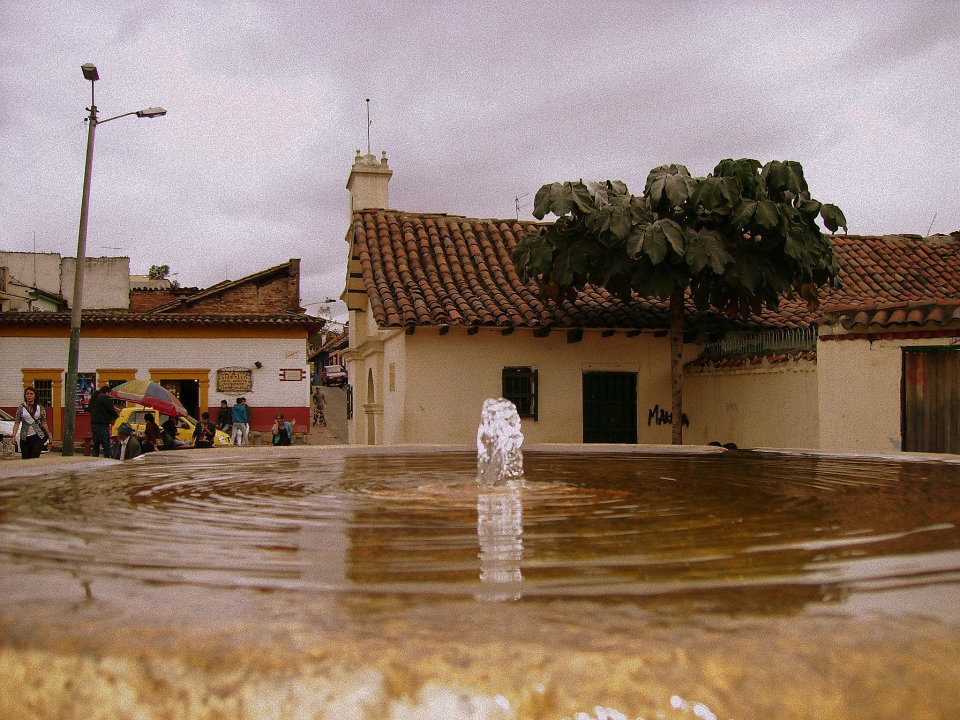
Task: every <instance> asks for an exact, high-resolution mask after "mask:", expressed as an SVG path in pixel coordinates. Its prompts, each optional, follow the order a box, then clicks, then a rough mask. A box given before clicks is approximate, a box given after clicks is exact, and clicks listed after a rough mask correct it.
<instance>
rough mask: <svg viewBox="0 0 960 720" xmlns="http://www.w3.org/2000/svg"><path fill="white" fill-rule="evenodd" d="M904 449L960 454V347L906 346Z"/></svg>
mask: <svg viewBox="0 0 960 720" xmlns="http://www.w3.org/2000/svg"><path fill="white" fill-rule="evenodd" d="M901 394H902V402H901V415H902V417H901V432H902V434H903V449H904V450H908V451H912V452H934V453H960V348H943V347H935V348H931V347H926V348H904V349H903V381H902V390H901Z"/></svg>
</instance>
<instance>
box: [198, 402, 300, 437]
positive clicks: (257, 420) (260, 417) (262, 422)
mask: <svg viewBox="0 0 960 720" xmlns="http://www.w3.org/2000/svg"><path fill="white" fill-rule="evenodd" d="M248 404H249V403H248ZM231 407H232V405H231ZM219 410H220V406H219V405H214V406H212V407H209V408H207V412H208V413H210V419H211V420H213V421H214V422H216V421H217V413H218V412H219ZM278 412H279V413H283V417H284V419H286V420H290V419H291V418H293V420H294V426H293V431H294V432H298V433H305V432H310V407H309V406H308V405H300V406H280V405H272V406H267V407H263V406H260V405H256V406H254V405H251V406H250V429H251V430H253V431H255V432H270V428H271V427H273V419H274V418H275V417H276V416H277V413H278Z"/></svg>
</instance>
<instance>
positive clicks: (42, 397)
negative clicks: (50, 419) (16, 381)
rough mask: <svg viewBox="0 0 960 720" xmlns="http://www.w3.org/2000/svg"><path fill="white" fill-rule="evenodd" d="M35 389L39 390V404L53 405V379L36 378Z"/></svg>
mask: <svg viewBox="0 0 960 720" xmlns="http://www.w3.org/2000/svg"><path fill="white" fill-rule="evenodd" d="M33 389H34V390H36V391H37V404H38V405H43V406H44V407H52V406H53V380H34V381H33Z"/></svg>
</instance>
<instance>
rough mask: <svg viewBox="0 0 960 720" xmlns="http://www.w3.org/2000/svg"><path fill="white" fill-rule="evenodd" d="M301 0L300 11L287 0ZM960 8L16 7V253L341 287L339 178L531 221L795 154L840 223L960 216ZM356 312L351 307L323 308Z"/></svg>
mask: <svg viewBox="0 0 960 720" xmlns="http://www.w3.org/2000/svg"><path fill="white" fill-rule="evenodd" d="M288 6H304V7H303V8H298V9H291V8H289V7H288ZM958 58H960V3H957V2H952V1H950V0H941V1H940V2H919V1H917V2H902V1H897V0H889V1H888V2H876V3H857V2H838V3H833V4H820V5H817V4H812V3H790V4H787V3H774V2H768V3H761V2H742V3H733V2H723V0H715V1H714V2H710V3H707V2H666V1H662V2H633V3H630V2H622V3H604V2H596V3H583V2H580V3H571V4H569V5H568V4H565V3H561V2H549V3H524V2H519V3H518V2H512V3H482V4H477V5H470V4H468V3H464V2H462V0H461V1H458V2H434V3H412V2H410V3H396V4H392V3H376V2H367V3H363V2H350V1H349V0H338V1H337V2H316V3H314V2H309V3H282V2H266V1H264V2H223V3H214V2H164V1H163V0H151V1H150V2H93V1H91V2H58V3H55V2H43V1H37V2H25V3H14V2H3V3H2V4H0V66H2V70H3V72H2V76H0V88H2V89H0V158H2V161H3V162H2V165H3V171H2V187H0V191H2V192H0V208H2V215H0V221H2V222H0V249H3V250H20V251H31V250H34V249H36V250H37V251H39V252H58V253H61V254H62V255H64V256H74V255H75V254H76V246H77V229H78V223H79V214H80V198H81V191H82V184H83V182H82V181H83V164H84V151H85V145H86V123H85V122H84V118H85V117H86V115H87V111H86V109H85V108H87V107H88V106H89V105H90V83H89V82H87V81H85V80H84V79H83V76H82V74H81V71H80V65H81V64H83V63H86V62H92V63H94V64H96V65H97V67H98V69H99V73H100V80H99V82H97V83H96V104H97V108H98V110H99V117H100V120H105V119H106V118H109V117H112V116H114V115H119V114H121V113H125V112H129V111H132V110H138V109H141V108H145V107H149V106H155V105H160V106H163V107H165V108H166V109H167V111H168V114H167V115H166V116H165V117H163V118H158V119H153V120H147V119H137V118H136V117H127V118H122V119H118V120H116V121H115V122H111V123H109V124H104V125H101V126H98V128H97V134H96V147H95V152H94V163H93V168H94V169H93V186H92V193H91V200H90V208H91V210H90V221H89V230H88V239H87V255H88V256H91V257H95V256H115V255H127V256H129V257H130V258H131V272H133V273H146V272H147V270H148V268H149V267H150V266H151V265H155V264H156V265H162V264H167V265H170V267H171V271H172V272H173V273H176V275H175V279H177V280H178V281H179V282H180V284H181V285H184V286H198V287H206V286H209V285H211V284H213V283H216V282H219V281H221V280H224V279H231V280H232V279H236V278H238V277H242V276H243V275H246V274H249V273H253V272H257V271H259V270H262V269H265V268H267V267H270V266H273V265H277V264H279V263H282V262H285V261H287V260H288V259H290V258H294V257H298V258H300V259H301V261H302V266H301V269H302V274H301V293H302V299H303V303H304V304H307V305H308V308H307V309H308V310H310V311H315V310H316V309H317V306H316V305H310V304H311V303H317V302H320V301H322V300H323V299H324V298H326V297H328V296H330V297H339V295H340V293H341V291H342V290H343V283H344V274H345V263H346V249H347V247H346V243H345V242H344V235H345V232H346V229H347V222H348V218H347V193H346V189H345V183H346V179H347V175H348V173H349V168H350V165H351V163H352V161H353V157H354V153H355V151H356V150H357V149H360V150H362V151H364V152H366V149H367V127H366V104H365V102H364V100H365V98H370V99H371V102H370V109H371V116H372V125H371V126H370V133H371V149H372V150H373V152H374V153H376V154H377V155H378V156H379V153H380V151H381V150H386V151H387V154H388V157H389V161H390V165H391V167H392V168H393V170H394V175H393V179H392V180H391V183H390V204H391V206H392V207H394V208H398V209H404V210H417V211H439V212H448V213H455V214H463V215H469V216H478V217H516V214H517V211H516V201H515V198H517V197H518V196H519V197H520V203H521V205H522V207H521V210H520V217H527V218H529V217H530V210H531V205H532V203H531V201H532V198H533V195H534V194H535V193H536V191H537V189H538V188H539V187H540V186H541V185H542V184H543V183H546V182H553V181H562V180H572V179H577V178H584V179H607V178H611V179H614V178H616V179H621V180H623V181H624V182H626V183H627V185H628V186H629V187H630V188H631V190H633V191H634V192H636V193H640V192H641V191H642V190H643V184H644V180H645V178H646V174H647V172H648V171H649V170H650V169H651V168H652V167H655V166H657V165H661V164H664V163H674V162H675V163H683V164H686V165H687V166H688V167H689V169H690V171H691V172H692V173H694V174H705V173H707V172H710V171H711V170H712V169H713V167H714V166H715V165H716V163H717V162H718V161H719V160H721V159H723V158H725V157H754V158H757V159H758V160H761V161H767V160H771V159H781V160H786V159H790V160H797V161H799V162H800V163H801V164H802V165H803V167H804V169H805V171H806V176H807V180H808V182H809V184H810V188H811V191H812V193H813V195H814V197H816V198H818V199H820V200H822V201H825V202H832V203H835V204H837V205H839V206H840V207H841V208H842V209H843V211H844V212H845V213H846V216H847V219H848V221H849V227H850V232H851V233H857V234H873V233H896V232H903V233H921V234H926V233H927V232H928V230H929V231H930V232H932V233H938V232H939V233H947V232H951V231H954V230H960V201H958V190H960V181H958V180H960V140H958V137H960V128H958V125H960V121H958V118H960V112H958V110H960V79H958V78H960V73H958V64H960V60H958ZM334 310H335V312H336V315H337V316H338V317H340V318H343V317H344V313H343V310H342V305H339V304H338V305H337V306H335V308H334Z"/></svg>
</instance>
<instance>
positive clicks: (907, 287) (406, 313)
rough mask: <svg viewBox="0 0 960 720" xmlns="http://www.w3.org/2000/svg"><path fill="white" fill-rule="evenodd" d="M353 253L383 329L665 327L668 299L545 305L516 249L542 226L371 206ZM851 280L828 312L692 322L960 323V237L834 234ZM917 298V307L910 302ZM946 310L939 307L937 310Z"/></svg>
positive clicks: (692, 325) (831, 297)
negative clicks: (526, 280)
mask: <svg viewBox="0 0 960 720" xmlns="http://www.w3.org/2000/svg"><path fill="white" fill-rule="evenodd" d="M353 219H354V223H353V226H354V248H353V254H354V256H355V257H357V258H359V264H360V270H361V271H362V275H363V280H364V284H365V286H366V292H367V297H368V299H369V302H370V307H371V310H372V312H373V315H374V319H375V320H376V322H377V324H378V325H380V326H386V327H409V326H417V325H435V326H440V325H461V326H463V325H474V326H475V325H479V326H491V327H528V328H539V327H553V328H558V329H561V328H578V327H593V328H616V329H620V328H623V329H665V328H667V327H669V313H668V304H667V303H666V302H665V301H661V300H657V299H655V298H641V297H635V298H634V299H633V301H632V302H629V303H623V302H622V301H620V300H618V299H617V298H615V297H613V296H612V295H610V294H609V293H607V292H606V291H605V290H602V289H598V288H593V287H587V288H586V289H585V290H584V291H583V292H582V293H581V294H580V297H579V299H578V300H577V302H575V303H570V302H562V303H559V304H557V305H553V304H550V303H544V302H542V301H541V300H540V299H539V297H538V295H537V289H536V287H535V286H534V285H532V284H531V285H524V284H522V283H521V282H520V279H519V278H518V276H517V273H516V270H515V268H514V267H513V263H512V261H511V260H510V253H511V251H512V250H513V248H514V247H515V246H516V243H517V240H518V239H520V238H521V237H523V235H525V234H526V232H527V231H528V230H531V229H535V228H536V227H538V226H539V225H540V223H536V222H532V221H527V220H509V219H507V220H503V219H499V220H498V219H477V218H465V217H460V216H454V215H444V214H436V213H410V212H402V211H396V210H363V211H359V212H357V213H355V214H354V218H353ZM832 240H833V243H834V248H835V250H836V253H837V256H838V260H839V264H840V278H841V281H842V285H841V287H839V288H836V289H830V290H827V291H824V292H823V293H822V294H821V310H817V311H811V310H810V309H809V308H808V307H807V305H806V303H805V302H803V301H802V300H800V299H792V300H790V299H784V300H783V301H782V303H781V305H780V308H779V310H778V311H777V312H772V311H769V310H766V309H764V310H763V311H762V312H761V313H759V314H758V315H754V316H752V317H751V318H749V319H747V320H740V319H734V320H730V319H727V318H725V317H723V316H722V315H721V314H720V313H718V312H713V311H708V312H706V313H704V312H699V311H697V310H696V309H695V308H694V306H693V304H692V303H690V302H688V306H687V311H688V328H689V329H691V330H694V329H697V328H709V329H711V330H736V329H741V330H763V329H769V328H783V327H788V328H789V327H803V326H807V325H810V324H813V323H817V322H824V321H826V322H840V323H841V324H843V325H844V326H845V327H848V326H863V327H867V326H876V325H877V324H882V325H884V326H889V325H896V324H902V323H910V324H918V325H919V324H924V323H929V322H944V323H945V322H954V321H956V320H958V319H960V307H958V305H960V239H958V238H955V237H952V236H946V235H944V236H933V237H931V238H919V237H918V236H899V235H889V236H855V235H843V236H834V237H833V238H832ZM908 306H909V307H908ZM937 308H939V311H935V310H936V309H937Z"/></svg>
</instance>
